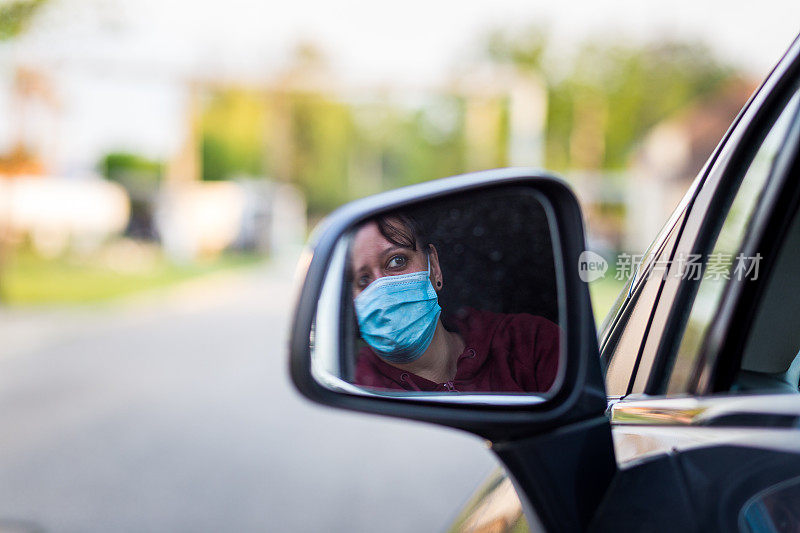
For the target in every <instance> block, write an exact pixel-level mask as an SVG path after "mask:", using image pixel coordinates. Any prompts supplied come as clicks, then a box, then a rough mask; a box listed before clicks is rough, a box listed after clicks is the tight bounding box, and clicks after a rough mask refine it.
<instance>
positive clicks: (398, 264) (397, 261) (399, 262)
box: [386, 255, 406, 268]
mask: <svg viewBox="0 0 800 533" xmlns="http://www.w3.org/2000/svg"><path fill="white" fill-rule="evenodd" d="M404 266H406V258H405V257H403V256H402V255H396V256H394V257H392V258H391V259H389V262H388V263H387V264H386V268H402V267H404Z"/></svg>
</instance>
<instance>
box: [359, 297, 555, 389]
mask: <svg viewBox="0 0 800 533" xmlns="http://www.w3.org/2000/svg"><path fill="white" fill-rule="evenodd" d="M453 322H454V325H455V326H456V330H457V331H458V333H460V334H461V337H462V338H463V339H464V343H465V344H466V346H465V348H464V352H463V353H462V354H461V355H460V356H459V357H458V362H457V363H456V365H457V366H456V376H455V379H453V381H449V382H447V383H434V382H433V381H430V380H427V379H425V378H422V377H420V376H417V375H416V374H411V373H410V372H405V371H403V370H400V369H399V368H397V367H394V366H392V365H390V364H389V363H387V362H385V361H384V360H383V359H381V358H380V357H379V356H378V355H376V354H375V352H373V351H372V350H371V349H370V348H368V347H364V348H362V349H361V350H360V351H359V356H358V361H357V362H356V372H355V383H356V384H357V385H362V386H365V387H371V388H376V389H384V390H386V389H389V390H411V391H454V392H545V391H547V390H548V389H549V388H550V387H551V386H552V384H553V381H554V380H555V377H556V374H557V372H558V362H559V335H560V330H559V328H558V326H556V325H555V324H553V323H552V322H550V321H549V320H547V319H546V318H542V317H540V316H534V315H529V314H527V313H518V314H501V313H491V312H489V311H478V310H476V309H466V310H465V312H464V313H462V316H461V317H460V318H458V319H456V320H454V321H453Z"/></svg>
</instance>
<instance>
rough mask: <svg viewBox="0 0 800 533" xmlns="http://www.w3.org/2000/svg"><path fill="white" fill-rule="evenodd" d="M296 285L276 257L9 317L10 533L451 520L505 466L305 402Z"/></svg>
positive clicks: (400, 427) (430, 524) (4, 473)
mask: <svg viewBox="0 0 800 533" xmlns="http://www.w3.org/2000/svg"><path fill="white" fill-rule="evenodd" d="M289 278H290V269H289V268H287V267H286V264H285V263H284V264H283V266H281V265H273V266H270V267H264V268H259V269H257V270H254V271H249V272H247V273H236V274H221V275H218V276H215V277H214V278H207V279H203V280H200V281H197V282H192V283H190V284H189V285H186V286H182V287H180V288H179V289H176V290H171V291H169V292H168V293H165V294H159V295H148V296H144V297H139V298H137V299H135V300H131V301H127V302H124V303H122V304H119V303H118V304H114V305H107V306H102V307H95V308H84V309H65V310H39V311H30V310H28V311H8V310H5V311H0V428H2V433H0V531H5V530H8V529H10V528H11V526H13V525H15V524H18V525H25V526H37V527H38V528H40V529H38V530H41V531H54V532H56V531H58V532H94V531H98V532H100V531H102V532H116V531H132V532H133V531H135V532H142V531H147V532H160V531H169V532H176V531H191V532H199V531H214V532H217V531H332V532H333V531H370V532H372V531H382V532H391V531H441V530H442V529H444V528H446V526H447V525H448V524H449V523H450V520H451V519H452V518H454V514H455V513H456V512H457V511H458V510H459V508H460V507H461V505H462V504H463V503H464V502H465V501H466V500H467V498H468V497H469V496H470V495H471V494H472V492H473V491H474V489H475V488H476V487H477V485H478V484H479V483H480V482H481V480H482V479H483V478H484V476H485V475H487V474H488V473H489V472H490V471H491V470H492V469H493V468H494V467H495V466H496V465H497V463H496V461H495V459H494V458H493V457H492V455H491V454H490V453H489V452H488V451H487V450H486V449H485V447H484V445H483V443H482V442H481V441H480V440H479V439H477V438H474V437H471V436H469V435H466V434H463V433H459V432H456V431H451V430H446V429H441V428H437V427H434V426H428V425H422V424H417V423H411V422H405V421H400V420H392V419H385V418H380V417H374V416H368V415H360V414H354V413H346V412H342V411H336V410H333V409H327V408H324V407H319V406H315V405H312V404H310V403H309V402H307V401H306V400H304V399H302V398H301V397H300V396H299V395H298V394H297V393H296V392H295V391H294V389H293V388H292V386H291V384H290V383H289V379H288V375H287V371H286V362H285V357H286V356H285V350H284V346H285V337H286V331H287V318H288V311H289V307H290V305H291V304H290V301H291V289H290V283H289ZM3 526H5V527H6V529H3ZM23 529H24V528H23Z"/></svg>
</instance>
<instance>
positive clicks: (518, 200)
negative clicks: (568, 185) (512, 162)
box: [310, 186, 565, 403]
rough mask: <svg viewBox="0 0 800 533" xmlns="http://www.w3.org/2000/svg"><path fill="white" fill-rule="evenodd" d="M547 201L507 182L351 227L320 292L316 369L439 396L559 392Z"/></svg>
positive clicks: (353, 385) (559, 337)
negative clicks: (500, 185) (557, 386)
mask: <svg viewBox="0 0 800 533" xmlns="http://www.w3.org/2000/svg"><path fill="white" fill-rule="evenodd" d="M549 212H550V208H549V204H548V203H547V200H546V199H545V198H544V197H543V196H541V195H540V194H538V193H537V192H536V191H535V190H533V189H530V188H523V187H519V186H516V187H509V186H507V187H505V188H498V189H493V190H480V191H474V192H466V193H460V194H457V195H451V196H447V197H442V198H438V199H436V200H429V201H425V202H422V203H417V204H413V205H408V206H405V207H403V208H400V209H394V210H391V211H387V212H381V213H377V214H375V215H373V216H370V217H368V218H366V219H364V220H361V221H360V222H359V223H357V224H355V225H354V226H353V227H351V228H349V230H348V231H347V232H345V233H344V234H343V235H342V236H341V237H340V238H339V241H338V242H337V245H336V248H335V251H334V253H333V256H332V258H331V261H330V264H329V268H328V272H327V274H326V278H325V281H324V284H323V289H322V294H321V296H320V299H319V304H318V309H317V316H316V319H315V324H314V328H313V332H312V338H311V339H310V340H311V348H312V349H311V354H312V358H313V360H312V371H313V374H314V377H315V379H317V381H319V382H320V383H322V384H323V385H325V386H327V387H329V388H333V389H336V390H346V391H348V392H351V393H358V394H371V395H374V394H379V395H385V396H402V397H407V398H430V397H431V396H435V397H436V399H437V400H444V401H451V400H453V399H456V398H461V399H462V400H463V398H464V397H465V395H468V396H469V397H470V398H471V400H470V401H484V402H492V401H505V402H509V401H510V402H513V401H518V402H519V401H521V402H524V403H530V402H536V401H542V400H543V398H545V397H546V395H547V393H553V392H555V390H554V385H555V384H557V383H558V381H559V369H560V366H561V362H562V361H563V360H564V356H563V355H562V348H563V344H564V338H565V332H564V328H563V320H562V319H561V318H562V317H561V316H560V315H561V314H562V309H561V306H560V305H559V302H560V298H559V295H560V294H563V290H561V289H560V286H561V285H562V282H561V281H560V280H559V276H558V271H559V269H558V268H556V265H557V264H560V262H561V259H560V256H559V254H558V251H557V249H555V247H554V243H555V242H558V241H557V239H556V238H555V233H554V231H555V228H554V225H553V224H552V223H551V216H549ZM476 398H477V399H476ZM455 401H458V400H457V399H456V400H455Z"/></svg>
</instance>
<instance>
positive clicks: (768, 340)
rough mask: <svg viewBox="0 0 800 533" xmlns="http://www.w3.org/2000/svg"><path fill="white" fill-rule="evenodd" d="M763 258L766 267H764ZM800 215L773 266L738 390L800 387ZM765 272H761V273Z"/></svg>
mask: <svg viewBox="0 0 800 533" xmlns="http://www.w3.org/2000/svg"><path fill="white" fill-rule="evenodd" d="M763 263H764V262H763V261H762V269H763V268H764V264H763ZM798 273H800V217H795V219H794V221H793V222H792V224H791V226H790V227H789V230H788V233H787V235H786V237H785V240H784V243H783V245H782V247H781V251H780V253H779V255H778V257H777V261H776V263H775V264H774V265H773V269H772V273H771V274H770V279H769V281H768V282H767V286H766V289H765V292H764V294H763V296H762V299H761V302H760V303H759V307H758V311H757V312H756V316H755V320H754V322H753V327H752V330H751V333H750V336H749V337H748V339H747V344H746V345H745V348H744V352H743V354H742V365H741V370H740V371H739V375H738V377H737V380H736V382H735V384H734V388H735V389H736V390H745V391H746V390H773V391H776V392H777V391H785V392H795V393H796V392H798V386H800V353H798V351H799V350H800V327H798V326H797V324H798V319H800V295H798V294H797V275H798ZM760 275H761V274H760Z"/></svg>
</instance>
